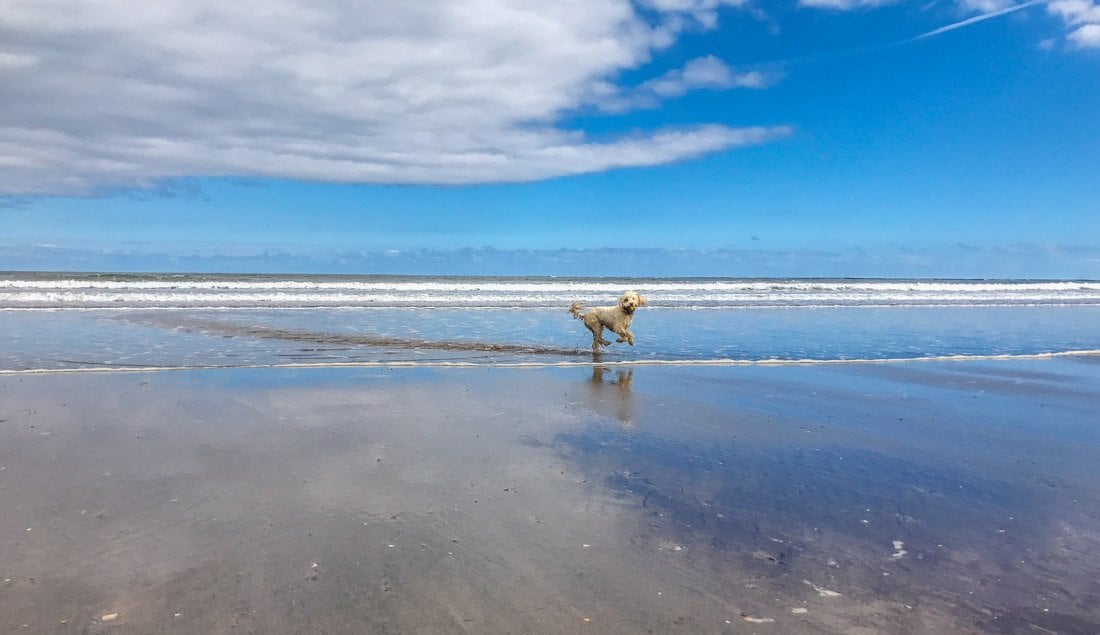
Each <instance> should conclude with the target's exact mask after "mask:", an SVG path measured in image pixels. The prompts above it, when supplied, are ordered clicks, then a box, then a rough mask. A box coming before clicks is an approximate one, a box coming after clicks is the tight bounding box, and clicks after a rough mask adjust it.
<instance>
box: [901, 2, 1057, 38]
mask: <svg viewBox="0 0 1100 635" xmlns="http://www.w3.org/2000/svg"><path fill="white" fill-rule="evenodd" d="M1050 1H1051V0H1028V2H1022V3H1020V4H1014V5H1012V6H1010V7H1005V8H1003V9H997V10H996V11H990V12H989V13H983V14H981V15H976V16H974V17H972V18H967V19H965V20H959V21H958V22H954V23H952V24H948V25H947V26H941V27H940V28H938V29H932V30H931V31H929V32H927V33H921V34H920V35H918V36H916V37H914V38H910V39H908V40H905V42H916V41H917V40H923V39H925V38H930V37H933V36H936V35H939V34H941V33H947V32H948V31H954V30H955V29H961V28H963V27H964V26H970V25H971V24H975V23H977V22H982V21H984V20H989V19H992V18H996V17H1000V16H1002V15H1005V14H1006V13H1012V12H1014V11H1019V10H1020V9H1026V8H1028V7H1033V6H1035V5H1037V4H1046V3H1048V2H1050Z"/></svg>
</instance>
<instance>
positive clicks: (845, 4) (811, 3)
mask: <svg viewBox="0 0 1100 635" xmlns="http://www.w3.org/2000/svg"><path fill="white" fill-rule="evenodd" d="M892 3H893V0H798V4H799V5H800V6H803V7H814V8H816V9H837V10H838V11H849V10H851V9H867V8H871V7H881V6H882V5H885V4H892Z"/></svg>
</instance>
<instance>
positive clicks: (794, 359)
mask: <svg viewBox="0 0 1100 635" xmlns="http://www.w3.org/2000/svg"><path fill="white" fill-rule="evenodd" d="M627 289H634V290H636V291H638V292H639V293H641V294H642V295H643V296H645V297H646V299H647V301H648V302H647V305H646V306H645V307H643V308H641V309H639V310H638V311H637V313H636V314H635V317H634V324H633V326H632V327H631V331H632V332H633V333H634V335H635V337H636V341H635V345H634V346H629V345H627V344H625V343H615V344H613V345H611V346H610V347H607V348H605V349H604V350H603V351H602V352H601V353H600V354H599V355H593V354H592V352H591V344H592V338H591V335H590V334H589V332H588V331H587V330H586V329H585V328H584V325H583V324H582V323H581V322H579V321H577V320H575V319H573V316H572V315H570V313H569V312H568V308H569V306H570V305H571V304H572V303H573V302H580V303H582V304H585V305H587V306H605V305H611V304H614V303H615V300H616V299H617V297H618V296H619V295H620V294H621V293H622V292H623V291H625V290H627ZM1098 326H1100V281H1096V280H940V279H909V280H905V279H804V278H766V279H762V278H579V277H464V276H376V275H278V274H264V275H256V274H247V275H235V274H120V273H56V272H48V273H47V272H0V333H2V334H3V335H2V336H0V372H4V373H19V372H41V371H59V370H63V371H78V370H102V369H114V370H119V369H146V370H147V369H156V368H163V369H173V368H220V367H268V366H278V367H294V366H339V365H362V366H370V365H378V366H384V365H393V366H398V365H405V366H410V365H411V366H416V365H423V366H432V365H502V366H509V365H512V366H543V365H570V364H578V365H591V364H621V365H630V364H782V363H842V362H850V361H861V360H868V361H876V362H890V361H896V360H910V359H922V360H923V359H944V358H999V357H1048V356H1075V355H1094V354H1097V351H1100V328H1098Z"/></svg>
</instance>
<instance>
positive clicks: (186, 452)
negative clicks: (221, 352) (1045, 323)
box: [0, 355, 1100, 633]
mask: <svg viewBox="0 0 1100 635" xmlns="http://www.w3.org/2000/svg"><path fill="white" fill-rule="evenodd" d="M1098 379H1100V361H1098V358H1097V357H1095V356H1089V355H1080V356H1072V357H1061V358H1039V359H1006V360H994V359H985V360H981V359H978V360H969V361H967V360H963V361H886V362H879V363H874V362H869V363H812V364H797V363H783V364H746V365H742V366H717V365H716V366H705V365H690V364H689V365H683V366H661V365H646V364H638V365H629V364H608V365H598V364H597V365H586V364H577V365H572V366H567V367H536V368H502V367H494V366H491V365H490V366H480V367H458V368H448V367H434V368H433V367H424V366H415V367H395V366H389V367H387V366H377V367H359V368H356V367H335V368H334V367H318V368H258V369H257V368H224V369H206V370H182V371H157V372H153V371H149V372H113V371H106V372H99V371H97V372H82V371H64V372H58V371H51V372H40V373H30V372H8V373H7V374H0V395H2V398H0V630H4V631H5V632H9V631H16V632H61V633H65V632H74V633H80V632H91V633H98V632H103V633H106V632H134V633H147V632H208V633H229V632H345V633H353V632H356V633H357V632H455V631H459V632H519V631H525V632H577V631H581V630H584V629H592V630H593V631H594V632H597V631H598V632H622V633H636V632H646V631H651V632H670V631H683V632H724V631H728V632H746V633H747V632H761V633H762V632H775V633H781V632H808V633H813V632H883V631H889V632H927V633H936V632H940V633H942V632H978V631H985V632H1097V631H1098V630H1100V608H1098V602H1100V587H1098V586H1097V583H1096V580H1098V579H1100V563H1098V561H1097V560H1096V558H1095V554H1097V553H1100V427H1098V426H1097V415H1096V413H1097V412H1100V381H1097V380H1098Z"/></svg>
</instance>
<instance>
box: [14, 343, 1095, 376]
mask: <svg viewBox="0 0 1100 635" xmlns="http://www.w3.org/2000/svg"><path fill="white" fill-rule="evenodd" d="M578 354H579V355H588V353H584V352H579V353H578ZM1090 357H1100V349H1083V350H1071V351H1055V352H1050V353H1018V354H1017V353H1006V354H994V355H966V354H961V355H932V356H927V357H889V358H880V359H875V358H860V359H683V360H681V359H610V360H593V361H557V362H504V361H501V362H466V361H426V362H418V361H378V362H365V361H364V362H287V363H283V364H237V365H221V366H219V365H196V366H125V365H111V364H105V363H103V362H69V363H85V364H89V366H88V367H77V368H22V369H11V368H8V369H3V368H0V375H48V374H54V373H152V372H179V371H203V370H232V369H247V370H260V369H265V368H270V369H287V370H293V369H310V368H387V367H393V368H514V369H523V368H532V369H538V368H590V367H593V366H622V367H637V366H716V367H725V366H733V367H737V366H837V365H860V364H869V365H870V364H906V363H915V362H925V363H927V362H961V363H966V362H983V361H1012V360H1037V359H1059V358H1090Z"/></svg>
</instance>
